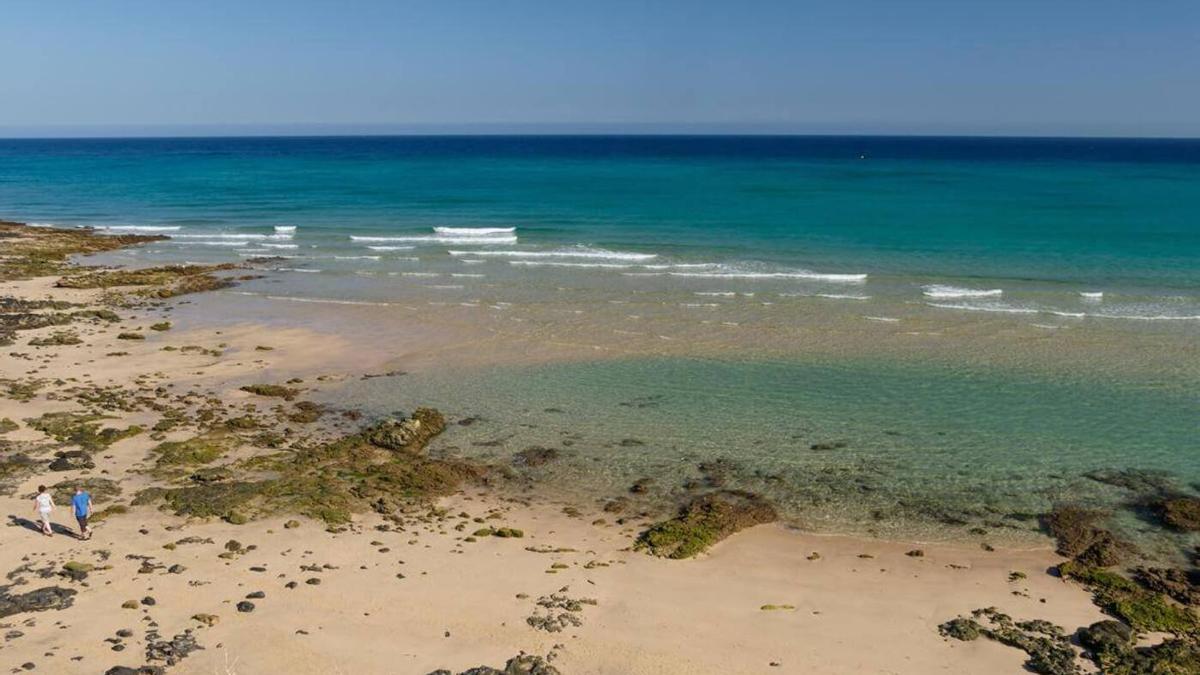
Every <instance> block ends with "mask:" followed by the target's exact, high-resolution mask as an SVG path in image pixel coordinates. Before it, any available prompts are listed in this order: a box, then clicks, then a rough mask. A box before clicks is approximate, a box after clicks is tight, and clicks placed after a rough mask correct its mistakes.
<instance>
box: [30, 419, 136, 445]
mask: <svg viewBox="0 0 1200 675" xmlns="http://www.w3.org/2000/svg"><path fill="white" fill-rule="evenodd" d="M104 419H108V418H105V417H103V416H101V415H94V414H92V413H87V412H57V413H46V414H44V415H42V416H41V417H33V418H29V419H26V420H25V424H27V425H29V427H30V428H32V429H37V430H38V431H41V432H42V433H44V434H46V435H48V436H51V437H53V438H54V439H55V440H57V441H59V442H61V443H71V444H74V445H78V446H79V447H80V448H82V449H84V450H86V451H89V452H96V451H98V450H103V449H104V448H107V447H108V446H110V445H112V444H113V443H116V442H117V441H120V440H124V439H126V438H130V437H133V436H136V435H138V434H140V433H142V431H143V430H142V428H141V427H139V426H137V425H134V426H130V427H127V428H125V429H116V428H111V427H104V428H101V427H102V424H101V422H100V420H104Z"/></svg>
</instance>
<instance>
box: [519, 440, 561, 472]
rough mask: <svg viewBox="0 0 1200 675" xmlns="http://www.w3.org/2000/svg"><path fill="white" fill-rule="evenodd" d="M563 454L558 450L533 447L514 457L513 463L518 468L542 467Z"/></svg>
mask: <svg viewBox="0 0 1200 675" xmlns="http://www.w3.org/2000/svg"><path fill="white" fill-rule="evenodd" d="M561 454H562V453H560V452H559V451H558V449H557V448H543V447H540V446H536V445H535V446H533V447H531V448H525V449H524V450H522V451H520V452H518V453H516V454H514V455H513V459H512V463H513V464H514V465H516V466H528V467H534V466H542V465H543V464H548V463H550V462H553V461H554V460H556V459H558V458H559V456H560V455H561Z"/></svg>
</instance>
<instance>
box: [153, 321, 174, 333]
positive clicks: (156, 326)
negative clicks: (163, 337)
mask: <svg viewBox="0 0 1200 675" xmlns="http://www.w3.org/2000/svg"><path fill="white" fill-rule="evenodd" d="M150 330H153V331H158V332H160V333H161V332H163V331H168V330H171V322H170V321H160V322H158V323H152V324H150Z"/></svg>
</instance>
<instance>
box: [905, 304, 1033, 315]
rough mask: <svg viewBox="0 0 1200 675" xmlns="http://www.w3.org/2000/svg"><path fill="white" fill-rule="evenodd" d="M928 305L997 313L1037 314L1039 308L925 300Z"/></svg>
mask: <svg viewBox="0 0 1200 675" xmlns="http://www.w3.org/2000/svg"><path fill="white" fill-rule="evenodd" d="M925 304H927V305H929V306H930V307H938V308H940V309H961V310H966V311H968V312H996V313H999V314H1037V313H1038V312H1039V311H1040V310H1037V309H1032V308H1029V307H1008V306H1005V305H970V304H967V303H965V302H927V303H925Z"/></svg>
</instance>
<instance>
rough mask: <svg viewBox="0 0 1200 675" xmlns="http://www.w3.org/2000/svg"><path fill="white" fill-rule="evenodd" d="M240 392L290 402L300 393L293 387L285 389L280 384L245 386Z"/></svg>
mask: <svg viewBox="0 0 1200 675" xmlns="http://www.w3.org/2000/svg"><path fill="white" fill-rule="evenodd" d="M241 390H242V391H244V392H247V393H250V394H254V395H255V396H269V397H274V398H281V399H283V400H285V401H291V400H292V399H294V398H296V395H297V394H299V393H300V390H299V389H296V388H295V387H285V386H283V385H282V384H247V385H246V386H244V387H241Z"/></svg>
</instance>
